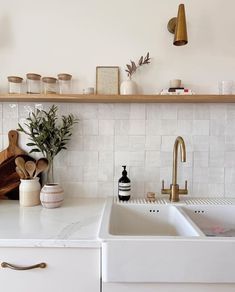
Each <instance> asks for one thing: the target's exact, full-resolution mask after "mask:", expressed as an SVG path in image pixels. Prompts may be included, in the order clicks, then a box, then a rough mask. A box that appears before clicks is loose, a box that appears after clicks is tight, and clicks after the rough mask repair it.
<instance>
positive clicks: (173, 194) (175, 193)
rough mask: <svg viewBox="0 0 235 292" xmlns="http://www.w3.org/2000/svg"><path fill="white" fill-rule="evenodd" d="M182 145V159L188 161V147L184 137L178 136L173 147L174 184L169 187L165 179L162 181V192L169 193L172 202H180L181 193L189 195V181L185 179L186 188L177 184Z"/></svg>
mask: <svg viewBox="0 0 235 292" xmlns="http://www.w3.org/2000/svg"><path fill="white" fill-rule="evenodd" d="M179 145H180V150H181V161H182V162H186V147H185V143H184V139H183V138H182V137H180V136H179V137H177V138H176V140H175V144H174V148H173V169H172V184H171V185H170V188H169V189H165V188H164V180H163V181H162V194H169V195H170V198H169V199H170V201H171V202H178V201H179V195H187V193H188V190H187V181H185V188H184V189H180V188H179V185H178V184H177V164H178V148H179Z"/></svg>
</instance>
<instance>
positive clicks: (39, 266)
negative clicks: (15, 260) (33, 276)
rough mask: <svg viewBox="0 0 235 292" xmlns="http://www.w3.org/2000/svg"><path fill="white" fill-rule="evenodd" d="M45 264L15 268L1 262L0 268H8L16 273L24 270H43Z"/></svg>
mask: <svg viewBox="0 0 235 292" xmlns="http://www.w3.org/2000/svg"><path fill="white" fill-rule="evenodd" d="M46 266H47V265H46V263H40V264H37V265H33V266H26V267H24V266H16V265H12V264H9V263H6V262H2V263H1V267H2V268H9V269H12V270H17V271H25V270H32V269H37V268H41V269H44V268H46Z"/></svg>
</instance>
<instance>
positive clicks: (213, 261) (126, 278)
mask: <svg viewBox="0 0 235 292" xmlns="http://www.w3.org/2000/svg"><path fill="white" fill-rule="evenodd" d="M202 207H203V208H202ZM203 210H204V212H202V211H203ZM199 211H201V212H199ZM226 218H228V219H226ZM233 222H235V205H232V206H210V205H207V206H206V205H203V206H200V205H198V206H197V205H193V206H191V205H186V203H185V204H184V203H182V204H168V205H164V204H157V203H154V204H148V203H143V204H141V203H138V202H137V203H129V202H128V203H118V202H114V201H113V199H112V198H110V199H108V200H107V203H106V207H105V209H104V213H103V218H102V221H101V226H100V232H99V237H100V239H101V242H102V281H103V282H132V283H135V282H136V283H138V282H144V283H156V282H158V283H235V273H234V271H235V252H234V251H235V237H224V236H220V237H215V236H206V234H207V233H206V231H205V229H208V228H211V227H213V226H221V225H222V226H223V228H224V229H227V228H230V231H231V229H233V228H234V225H233ZM217 228H219V227H217ZM221 228H222V227H221ZM202 231H204V233H203V232H202ZM220 235H222V234H220Z"/></svg>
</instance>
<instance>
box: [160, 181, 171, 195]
mask: <svg viewBox="0 0 235 292" xmlns="http://www.w3.org/2000/svg"><path fill="white" fill-rule="evenodd" d="M170 192H171V189H165V185H164V180H162V190H161V193H162V194H170Z"/></svg>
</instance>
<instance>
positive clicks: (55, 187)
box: [40, 184, 64, 209]
mask: <svg viewBox="0 0 235 292" xmlns="http://www.w3.org/2000/svg"><path fill="white" fill-rule="evenodd" d="M40 200H41V204H42V206H43V207H45V208H48V209H53V208H58V207H60V206H61V205H62V203H63V200H64V190H63V188H62V187H61V186H60V185H59V184H45V185H44V186H43V188H42V189H41V193H40Z"/></svg>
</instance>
